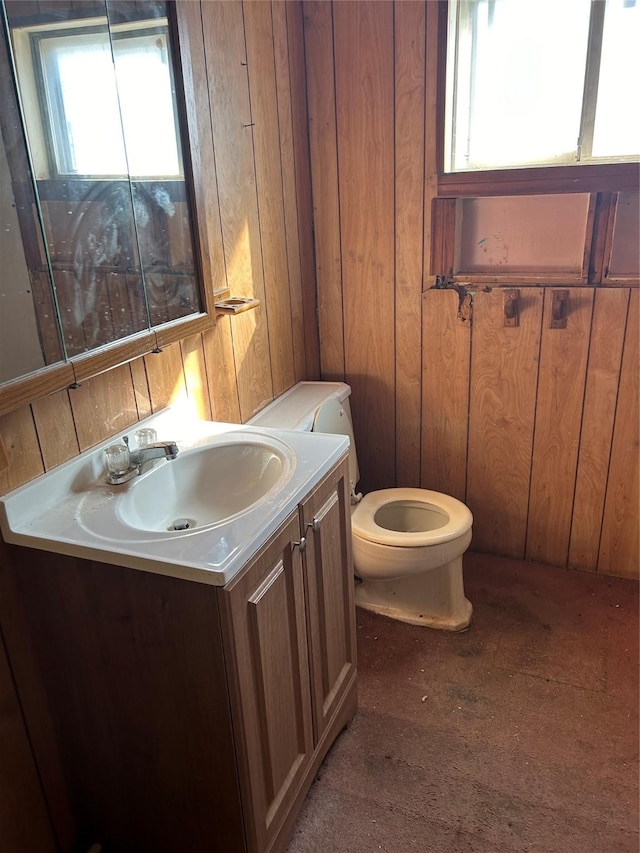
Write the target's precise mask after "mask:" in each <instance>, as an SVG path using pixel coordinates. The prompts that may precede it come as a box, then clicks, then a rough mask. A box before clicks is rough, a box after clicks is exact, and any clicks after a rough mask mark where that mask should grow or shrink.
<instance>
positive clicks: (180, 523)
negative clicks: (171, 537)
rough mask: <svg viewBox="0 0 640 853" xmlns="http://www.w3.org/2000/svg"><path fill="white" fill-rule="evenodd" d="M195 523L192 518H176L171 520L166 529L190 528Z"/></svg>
mask: <svg viewBox="0 0 640 853" xmlns="http://www.w3.org/2000/svg"><path fill="white" fill-rule="evenodd" d="M195 526H196V523H195V521H194V519H193V518H176V520H175V521H172V522H171V524H170V525H169V527H168V528H167V530H191V528H192V527H195Z"/></svg>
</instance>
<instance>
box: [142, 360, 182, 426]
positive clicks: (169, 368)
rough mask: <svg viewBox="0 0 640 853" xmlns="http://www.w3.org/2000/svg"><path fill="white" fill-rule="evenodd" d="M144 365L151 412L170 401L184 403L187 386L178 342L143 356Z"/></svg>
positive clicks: (162, 407) (163, 406)
mask: <svg viewBox="0 0 640 853" xmlns="http://www.w3.org/2000/svg"><path fill="white" fill-rule="evenodd" d="M144 366H145V370H146V372H147V382H148V384H149V401H150V403H151V411H152V412H157V411H159V410H160V409H164V408H165V406H168V405H170V404H171V403H174V404H177V403H180V402H183V403H184V401H185V400H186V398H187V387H186V383H185V377H184V365H183V363H182V353H181V351H180V344H171V346H168V347H165V348H164V349H163V350H161V351H160V352H152V353H151V354H150V355H147V356H145V359H144Z"/></svg>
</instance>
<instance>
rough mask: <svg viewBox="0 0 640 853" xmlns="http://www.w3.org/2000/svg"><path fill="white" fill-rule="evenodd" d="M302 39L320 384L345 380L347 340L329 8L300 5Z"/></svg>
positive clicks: (310, 1)
mask: <svg viewBox="0 0 640 853" xmlns="http://www.w3.org/2000/svg"><path fill="white" fill-rule="evenodd" d="M304 38H305V56H306V70H307V74H306V76H307V96H308V104H309V150H310V152H311V181H312V187H313V222H314V229H315V235H316V240H315V263H316V281H317V291H318V293H317V306H318V334H319V339H320V371H321V376H322V378H323V379H328V380H340V381H343V380H344V378H345V353H344V348H345V341H344V317H343V306H342V248H341V243H340V215H341V211H340V189H339V184H338V147H337V126H336V121H337V120H336V100H335V67H334V61H333V56H334V29H333V7H332V4H331V3H327V2H325V0H307V2H305V3H304Z"/></svg>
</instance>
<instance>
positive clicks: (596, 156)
mask: <svg viewBox="0 0 640 853" xmlns="http://www.w3.org/2000/svg"><path fill="white" fill-rule="evenodd" d="M449 10H450V11H449V24H448V32H449V36H448V53H447V105H446V120H445V164H444V166H445V171H446V172H460V171H472V170H482V169H504V168H516V167H524V166H543V165H546V166H549V165H569V164H577V163H610V162H620V161H629V160H634V159H637V157H638V155H639V154H640V111H639V110H638V109H637V108H636V106H635V102H636V100H637V98H638V92H637V91H635V90H637V88H638V81H639V80H640V53H639V52H638V47H637V46H638V44H639V43H640V0H606V1H605V0H562V2H552V0H545V2H542V0H450V3H449Z"/></svg>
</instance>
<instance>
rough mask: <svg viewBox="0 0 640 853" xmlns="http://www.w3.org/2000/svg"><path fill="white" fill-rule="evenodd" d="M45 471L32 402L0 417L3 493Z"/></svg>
mask: <svg viewBox="0 0 640 853" xmlns="http://www.w3.org/2000/svg"><path fill="white" fill-rule="evenodd" d="M43 473H44V463H43V461H42V455H41V452H40V445H39V443H38V434H37V432H36V428H35V424H34V422H33V415H32V412H31V407H30V406H24V407H23V408H22V409H17V410H16V411H15V412H9V413H8V414H6V415H2V416H1V417H0V494H4V493H5V492H9V491H11V490H12V489H16V488H17V487H18V486H21V485H22V484H23V483H26V482H28V481H29V480H33V479H34V477H37V476H39V475H40V474H43Z"/></svg>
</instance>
